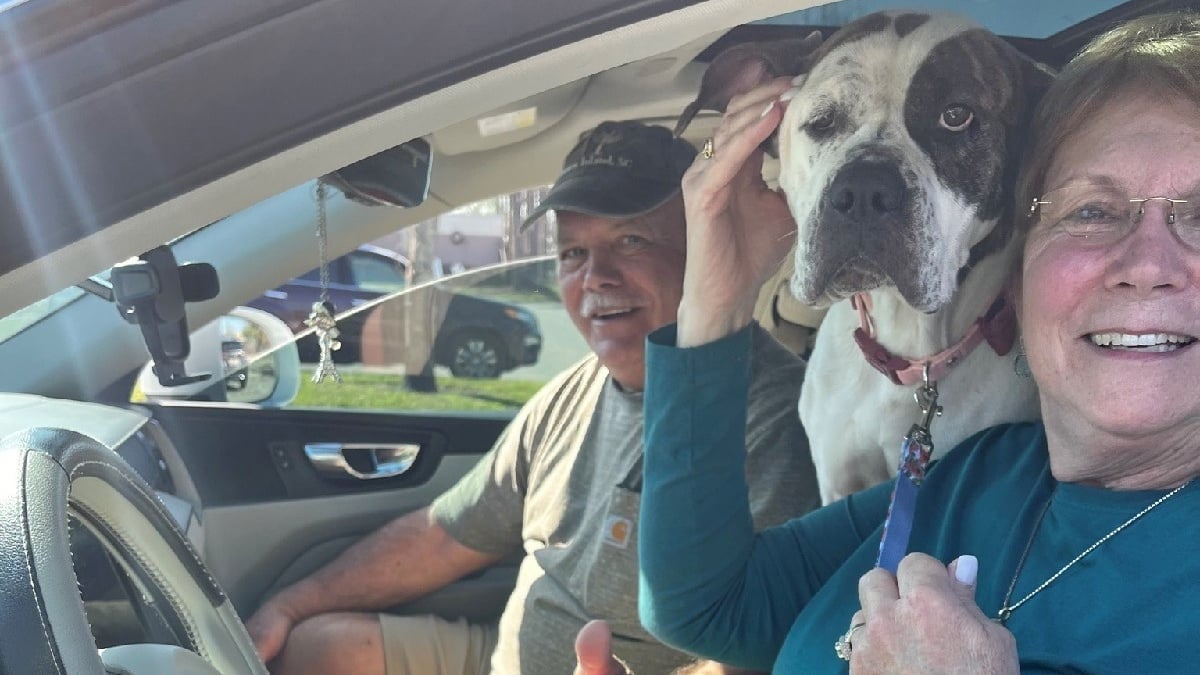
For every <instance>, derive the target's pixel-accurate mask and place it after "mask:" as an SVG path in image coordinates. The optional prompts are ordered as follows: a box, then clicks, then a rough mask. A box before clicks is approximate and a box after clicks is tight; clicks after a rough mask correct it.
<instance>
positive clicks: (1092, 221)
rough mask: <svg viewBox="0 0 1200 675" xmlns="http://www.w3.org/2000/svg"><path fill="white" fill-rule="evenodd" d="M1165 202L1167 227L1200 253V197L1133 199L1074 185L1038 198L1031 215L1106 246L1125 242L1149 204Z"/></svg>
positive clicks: (1108, 190)
mask: <svg viewBox="0 0 1200 675" xmlns="http://www.w3.org/2000/svg"><path fill="white" fill-rule="evenodd" d="M1159 201H1160V202H1164V205H1163V206H1164V208H1165V210H1166V221H1167V226H1168V227H1170V228H1171V230H1172V231H1173V232H1174V233H1175V236H1176V237H1178V238H1179V240H1180V241H1181V242H1183V244H1184V245H1186V246H1188V247H1189V248H1194V249H1197V250H1200V194H1197V195H1194V196H1188V197H1187V198H1180V199H1173V198H1171V197H1130V196H1129V195H1128V194H1127V193H1124V192H1122V191H1121V190H1119V189H1117V188H1113V187H1108V186H1096V185H1072V186H1068V187H1064V188H1060V189H1058V190H1053V191H1051V192H1047V193H1046V194H1045V195H1043V196H1041V197H1036V198H1034V200H1033V203H1032V204H1030V205H1029V216H1030V217H1031V218H1037V217H1040V218H1041V219H1042V220H1043V222H1045V223H1046V224H1047V225H1049V226H1050V227H1057V228H1061V229H1062V230H1063V231H1064V232H1066V233H1067V234H1069V235H1071V236H1074V237H1080V238H1083V239H1085V240H1086V243H1087V244H1088V245H1096V246H1104V245H1108V244H1113V243H1116V242H1118V241H1120V240H1122V239H1124V238H1125V237H1126V236H1127V235H1128V234H1129V233H1130V232H1132V231H1133V229H1134V228H1135V227H1137V225H1138V223H1139V222H1141V220H1142V216H1144V215H1145V214H1146V205H1147V203H1149V202H1159Z"/></svg>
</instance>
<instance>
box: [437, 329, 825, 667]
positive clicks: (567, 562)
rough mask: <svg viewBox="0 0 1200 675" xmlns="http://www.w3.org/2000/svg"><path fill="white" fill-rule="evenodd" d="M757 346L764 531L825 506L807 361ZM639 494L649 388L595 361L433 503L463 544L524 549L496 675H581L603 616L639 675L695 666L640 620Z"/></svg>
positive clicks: (757, 511) (561, 384)
mask: <svg viewBox="0 0 1200 675" xmlns="http://www.w3.org/2000/svg"><path fill="white" fill-rule="evenodd" d="M753 342H754V348H753V350H752V354H751V357H750V358H751V362H752V363H751V385H750V398H749V401H750V402H749V407H748V410H747V413H748V416H747V430H748V432H747V437H746V440H747V467H746V469H747V475H748V476H750V498H751V508H752V511H753V514H754V519H755V525H756V526H757V527H758V528H760V529H761V528H762V527H766V526H769V525H773V524H776V523H780V522H783V521H785V520H787V519H788V518H791V517H794V516H797V515H800V514H802V513H805V512H807V511H808V510H810V509H812V508H814V507H816V506H817V505H818V503H819V493H818V490H817V485H816V478H815V475H814V471H813V466H812V460H811V458H810V456H809V452H808V442H807V440H806V439H805V436H804V433H803V430H802V429H801V427H800V422H799V419H798V416H797V413H796V400H797V397H798V395H799V390H800V383H801V381H802V379H803V373H804V369H803V365H802V363H801V361H800V360H799V359H797V358H796V357H795V356H793V355H792V354H791V353H790V352H788V351H787V350H786V349H784V348H783V347H782V346H780V345H779V343H777V342H776V341H775V340H774V339H773V338H771V337H770V336H769V335H768V334H767V333H766V332H765V331H763V330H762V329H760V328H758V327H757V326H755V331H754V336H753ZM729 479H730V480H742V479H743V477H741V476H730V477H729ZM641 486H642V397H641V394H635V393H630V392H626V391H623V390H621V388H620V387H619V386H617V385H616V384H615V383H614V382H613V381H612V378H610V377H609V375H608V371H607V370H606V369H605V368H604V367H603V366H601V365H600V364H599V362H598V360H597V359H596V357H595V356H594V355H593V356H589V357H587V358H585V359H583V360H582V361H581V362H580V363H578V364H577V365H576V366H574V367H572V368H571V369H570V370H568V371H566V372H564V373H562V374H561V375H559V376H558V377H556V378H555V379H554V380H552V381H551V382H550V383H548V384H547V385H546V386H545V387H543V388H542V390H541V391H539V392H538V393H537V394H536V395H535V396H534V398H532V399H530V401H529V402H528V403H527V404H526V405H525V407H524V408H522V409H521V411H520V412H519V413H518V414H517V416H516V418H515V419H514V420H513V422H512V424H510V425H509V426H508V428H507V429H506V430H505V432H504V434H503V435H502V436H501V437H500V439H499V440H498V441H497V442H496V445H495V447H493V448H492V450H491V451H490V452H489V453H488V454H487V455H485V456H484V457H483V459H482V460H481V461H480V462H479V464H478V465H477V466H476V467H475V468H474V469H473V470H472V471H471V472H470V473H469V474H467V475H466V476H464V477H463V479H462V480H460V481H459V483H458V484H457V485H455V487H453V488H451V489H450V490H449V491H447V492H446V493H445V494H443V495H442V496H441V497H439V498H438V499H437V500H436V501H435V502H434V504H433V514H434V517H435V518H436V519H437V521H438V523H439V524H440V525H441V526H442V527H443V528H445V530H446V531H447V532H448V533H449V534H450V536H452V537H454V539H456V540H457V541H459V542H460V543H462V544H463V545H465V546H467V547H469V548H472V549H475V550H478V551H483V552H486V553H494V554H506V553H509V552H511V551H513V550H514V549H515V548H516V547H518V546H523V547H524V553H525V556H524V559H523V560H522V562H521V567H520V572H519V574H518V578H517V584H516V589H515V590H514V591H513V594H512V596H511V597H510V598H509V601H508V604H507V606H506V608H505V610H504V614H503V616H502V617H501V619H500V636H499V643H498V645H497V647H496V651H495V653H494V655H493V658H492V672H494V673H505V674H507V673H521V674H523V675H540V674H546V675H563V674H565V673H570V672H571V671H572V669H573V668H574V667H575V652H574V642H575V634H576V633H577V632H578V631H579V629H580V628H581V627H583V625H584V624H585V623H586V622H587V621H589V620H591V619H606V620H607V621H608V622H609V623H610V625H611V626H612V630H613V647H614V652H615V653H616V654H617V656H619V657H621V658H622V659H624V660H625V661H626V662H627V663H628V664H629V665H630V666H631V667H632V669H633V671H634V672H635V673H638V674H639V675H653V674H654V673H667V672H670V671H671V670H673V669H674V668H676V667H678V666H680V665H683V664H686V663H688V662H689V661H691V660H692V659H691V658H690V657H688V656H687V655H685V654H681V653H680V652H677V651H675V650H673V649H671V648H669V647H666V646H664V645H662V644H661V643H659V642H658V641H657V640H655V639H654V638H653V637H652V636H650V634H648V633H647V632H646V631H645V630H644V629H643V628H642V627H641V624H640V623H639V622H638V615H637V589H638V556H637V519H638V508H639V503H640V499H641Z"/></svg>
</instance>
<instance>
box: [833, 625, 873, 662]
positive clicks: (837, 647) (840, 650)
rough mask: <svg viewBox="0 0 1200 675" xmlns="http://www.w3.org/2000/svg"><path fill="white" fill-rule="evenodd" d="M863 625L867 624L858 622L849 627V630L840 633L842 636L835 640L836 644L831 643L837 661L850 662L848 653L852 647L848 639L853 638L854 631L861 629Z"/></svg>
mask: <svg viewBox="0 0 1200 675" xmlns="http://www.w3.org/2000/svg"><path fill="white" fill-rule="evenodd" d="M865 625H867V624H865V623H861V622H859V623H856V624H854V625H853V626H850V630H848V631H846V632H845V633H842V636H841V637H840V638H838V639H837V642H835V643H833V651H835V652H837V655H838V658H839V659H841V660H843V661H849V660H850V652H851V650H853V649H854V645H852V644H850V638H852V637H854V631H856V630H858V629H859V628H862V627H863V626H865Z"/></svg>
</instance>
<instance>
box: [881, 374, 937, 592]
mask: <svg viewBox="0 0 1200 675" xmlns="http://www.w3.org/2000/svg"><path fill="white" fill-rule="evenodd" d="M913 397H914V398H915V399H916V401H917V405H918V406H920V408H921V415H922V419H921V421H920V422H918V423H917V424H914V425H912V428H910V429H909V430H908V434H906V435H905V436H904V440H903V441H902V442H901V443H900V470H899V472H898V474H899V475H897V476H896V484H895V486H894V487H893V488H892V503H891V504H890V505H888V514H887V520H884V521H883V538H882V539H881V540H880V541H879V558H878V559H877V560H876V561H875V566H876V567H882V568H883V569H885V570H887V571H889V572H891V573H892V574H895V573H896V569H897V568H898V567H899V566H900V560H901V559H902V558H903V557H904V554H905V553H907V552H908V538H909V536H910V535H911V534H912V526H913V514H914V513H915V511H916V508H917V490H918V489H919V488H920V487H921V483H923V482H924V481H925V471H926V469H928V468H929V458H930V456H931V455H932V454H933V437H932V436H931V435H930V434H929V425H930V424H932V423H933V418H934V417H936V416H938V415H941V414H942V407H941V406H939V405H938V404H937V398H938V393H937V383H936V382H931V381H930V380H929V366H928V365H926V366H925V383H924V385H922V386H921V388H920V389H918V390H917V391H916V392H915V393H914V394H913Z"/></svg>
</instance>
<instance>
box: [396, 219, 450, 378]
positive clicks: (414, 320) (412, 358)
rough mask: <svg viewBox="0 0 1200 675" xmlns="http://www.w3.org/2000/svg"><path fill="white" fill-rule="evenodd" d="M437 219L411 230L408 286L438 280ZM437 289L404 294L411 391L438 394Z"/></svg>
mask: <svg viewBox="0 0 1200 675" xmlns="http://www.w3.org/2000/svg"><path fill="white" fill-rule="evenodd" d="M436 239H437V219H436V218H434V219H432V220H426V221H423V222H420V223H417V224H416V225H414V226H413V227H412V228H411V229H409V235H408V286H409V288H412V287H414V286H416V285H417V284H422V283H425V282H427V281H432V280H433V279H434V269H433V267H434V242H435V241H436ZM435 296H436V294H435V293H434V292H433V288H432V287H431V288H428V289H425V290H421V291H411V292H408V293H405V294H404V296H403V297H404V317H405V321H404V347H405V348H404V385H405V387H407V388H408V389H409V390H410V391H421V392H436V391H437V379H436V378H435V377H434V374H433V343H434V338H435V336H436V335H437V329H438V327H439V325H440V324H441V322H440V321H436V322H435V317H437V316H438V315H439V314H442V312H438V311H437V310H438V308H437V307H436V305H437V304H438V303H437V302H436V299H435Z"/></svg>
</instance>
